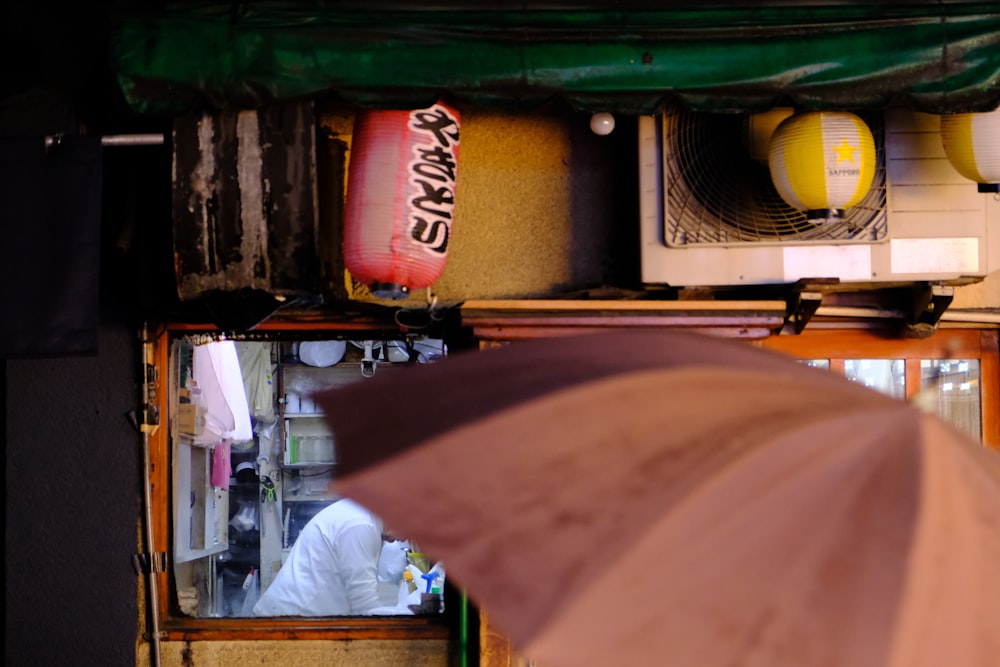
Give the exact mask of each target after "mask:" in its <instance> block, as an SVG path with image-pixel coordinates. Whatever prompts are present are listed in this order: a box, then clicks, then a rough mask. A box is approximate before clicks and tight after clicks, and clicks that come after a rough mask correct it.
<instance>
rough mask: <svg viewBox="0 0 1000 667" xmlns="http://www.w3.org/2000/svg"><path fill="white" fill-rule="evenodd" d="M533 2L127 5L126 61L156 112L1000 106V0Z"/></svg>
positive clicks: (141, 104) (121, 76) (137, 104)
mask: <svg viewBox="0 0 1000 667" xmlns="http://www.w3.org/2000/svg"><path fill="white" fill-rule="evenodd" d="M498 4H499V5H500V6H501V7H502V6H504V5H512V4H517V5H519V6H520V8H518V9H504V8H499V9H498V8H496V6H497V5H498ZM528 4H529V3H493V4H492V5H489V4H487V5H485V7H486V8H480V7H483V5H480V4H476V3H473V2H467V3H458V2H451V3H438V4H437V5H436V6H435V8H433V9H416V8H413V7H414V6H415V4H412V3H389V2H376V3H371V2H369V3H350V2H347V3H345V2H341V3H335V2H331V3H323V2H317V3H305V2H302V3H279V2H263V3H254V2H250V3H226V4H223V5H220V4H218V3H204V4H199V3H194V4H192V3H186V4H182V5H176V6H170V5H168V6H166V7H163V6H160V7H159V8H158V9H157V10H155V11H154V12H144V11H134V12H130V13H123V14H121V15H119V16H118V17H117V19H116V21H115V24H114V27H113V30H112V53H111V58H112V66H113V68H114V71H115V74H116V77H117V80H118V82H119V85H120V87H121V90H122V92H123V93H124V95H125V98H126V100H127V102H128V104H129V105H130V107H131V108H132V109H133V110H135V111H138V112H144V113H178V112H184V111H188V110H194V109H201V108H212V109H220V110H221V109H226V108H230V109H232V108H254V107H259V106H263V105H266V104H270V103H274V102H279V101H285V100H291V99H301V98H304V97H314V98H315V97H325V96H330V97H336V98H341V99H344V100H346V101H350V102H352V103H355V104H360V105H368V106H380V107H416V106H424V105H427V104H429V103H431V102H433V101H434V100H436V99H438V98H445V99H452V100H456V101H468V102H473V103H478V104H490V105H510V106H521V105H525V104H529V105H530V104H536V103H543V102H547V101H551V100H553V99H562V100H564V101H566V102H568V103H569V104H571V105H573V106H574V107H577V108H580V109H584V110H599V109H600V110H609V111H617V112H620V113H649V112H653V111H655V110H657V109H658V108H660V107H661V106H662V105H663V104H664V103H667V102H681V103H683V104H685V105H687V106H688V107H690V108H693V109H698V110H717V111H745V110H754V109H762V108H767V107H770V106H772V105H773V104H776V103H781V104H792V105H795V106H800V107H802V108H813V109H820V108H844V109H864V108H882V107H885V106H888V105H892V104H901V105H905V106H909V107H912V108H916V109H920V110H923V111H928V112H933V113H948V112H960V111H986V110H990V109H993V108H995V107H996V106H997V105H998V104H1000V5H998V3H997V2H995V1H992V2H961V1H959V2H954V1H948V0H940V1H937V2H908V3H885V2H882V3H867V4H857V3H847V2H836V3H834V2H831V3H816V2H807V3H805V4H803V3H798V2H797V3H789V2H783V3H767V4H760V3H746V2H744V3H719V2H703V3H691V2H685V3H677V2H673V3H670V2H660V3H652V2H645V3H642V2H637V3H615V4H616V5H621V4H629V6H630V7H633V8H631V9H627V10H623V9H619V10H616V11H609V10H605V9H600V8H599V5H600V3H578V7H577V8H576V9H568V8H567V7H569V5H567V4H566V3H562V4H561V5H560V3H546V4H544V5H540V4H539V3H530V4H531V5H532V6H538V7H542V8H538V9H535V8H528ZM604 4H605V5H606V4H609V3H604ZM491 6H492V7H494V8H490V7H491ZM359 7H366V8H359ZM371 7H376V9H372V8H371ZM544 7H549V8H544ZM553 7H555V8H553ZM657 7H658V8H657ZM234 8H238V9H236V10H234Z"/></svg>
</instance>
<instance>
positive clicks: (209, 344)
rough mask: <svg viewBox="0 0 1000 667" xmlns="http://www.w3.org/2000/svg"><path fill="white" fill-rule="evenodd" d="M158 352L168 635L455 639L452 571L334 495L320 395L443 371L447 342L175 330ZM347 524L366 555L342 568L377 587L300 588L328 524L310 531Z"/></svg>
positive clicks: (161, 542) (156, 444)
mask: <svg viewBox="0 0 1000 667" xmlns="http://www.w3.org/2000/svg"><path fill="white" fill-rule="evenodd" d="M147 354H149V355H150V357H151V358H152V363H153V365H154V366H155V368H156V373H155V377H156V387H155V395H156V396H157V397H158V398H159V402H158V405H157V407H158V408H159V414H160V419H159V427H158V428H157V429H156V432H155V435H154V437H153V438H151V442H150V445H151V446H150V449H151V463H152V470H153V474H152V475H151V479H150V483H151V488H152V493H151V499H152V500H151V511H150V517H151V521H152V525H153V528H154V535H155V538H154V539H155V541H156V543H157V544H158V546H157V548H156V550H157V551H162V552H164V553H165V555H166V559H165V560H166V567H165V569H166V572H165V573H164V574H165V576H164V577H160V579H159V580H158V590H159V591H160V595H159V596H158V597H159V598H160V600H159V608H160V611H161V614H160V616H161V618H163V619H165V621H164V622H163V627H164V628H165V629H166V630H167V633H168V635H169V634H170V632H171V630H176V631H178V632H181V633H182V634H183V636H185V637H188V636H190V634H191V633H192V632H195V633H197V632H199V631H205V632H208V631H213V632H215V633H216V636H218V633H219V632H222V633H223V635H224V636H222V637H219V638H225V637H226V636H238V635H239V633H241V632H244V633H245V632H252V633H254V637H259V636H270V635H268V633H269V632H270V633H275V632H277V633H279V634H278V635H275V636H280V633H281V632H282V629H283V628H286V627H289V626H290V624H294V627H295V628H296V633H297V634H300V633H301V631H302V629H303V628H306V629H307V630H308V629H310V628H314V629H315V631H316V632H317V633H318V634H317V638H320V637H330V636H331V635H330V634H329V632H331V631H338V630H339V631H341V632H342V633H346V635H345V634H341V635H336V636H356V635H357V633H358V632H359V631H363V632H366V633H368V634H367V635H366V636H386V637H391V636H405V637H407V638H412V639H417V638H445V637H448V636H450V634H449V633H450V632H452V629H451V628H452V625H453V624H454V622H455V620H456V618H457V614H456V613H455V612H454V611H453V610H452V608H457V607H459V606H460V604H461V605H464V604H465V602H464V600H463V599H461V597H460V596H459V594H458V593H457V592H456V591H454V590H453V589H452V588H451V587H450V586H448V585H447V579H446V577H445V574H444V569H443V564H438V563H433V562H429V561H428V560H427V558H426V556H424V555H423V554H421V553H420V550H419V545H417V544H413V543H411V542H409V541H407V540H406V539H405V536H394V535H392V533H391V527H386V526H383V525H382V524H381V520H380V519H379V518H378V517H372V520H371V521H367V520H366V521H362V517H363V516H364V515H365V514H367V513H366V512H365V511H364V510H363V508H359V507H357V506H355V505H353V504H352V503H351V501H349V500H342V499H341V498H340V497H339V496H338V495H337V493H336V485H335V480H336V473H337V451H336V441H335V438H334V435H333V433H332V431H331V429H330V428H329V426H328V424H327V423H326V420H325V417H324V416H323V414H322V413H321V408H320V407H319V406H317V405H316V403H315V401H314V400H313V394H314V393H315V392H318V391H321V390H323V389H326V388H331V387H336V386H342V385H346V384H350V383H353V382H361V381H364V380H365V379H366V378H368V377H371V376H373V375H376V374H378V375H385V374H390V373H394V372H398V371H399V369H401V368H403V367H405V366H407V365H410V364H421V363H433V362H434V361H436V360H437V359H439V358H441V357H443V356H444V355H446V354H447V344H446V343H445V341H444V340H443V339H440V338H432V337H429V336H422V335H420V336H418V335H412V334H408V335H405V334H402V333H399V332H397V331H392V332H380V331H348V332H338V331H323V330H322V329H319V330H317V329H316V328H315V327H314V328H312V329H304V330H295V329H285V330H276V331H273V332H268V331H262V332H255V333H254V334H252V335H246V336H242V337H237V338H235V339H230V338H227V337H225V336H223V335H221V334H218V333H215V332H210V331H204V330H197V329H195V328H193V327H191V326H190V325H177V326H175V327H168V328H166V329H164V330H163V331H161V332H160V333H159V335H158V336H156V337H155V342H154V343H153V344H152V346H151V350H150V351H149V352H147ZM386 409H387V411H388V410H391V406H386ZM334 507H335V509H333V508H334ZM337 513H341V514H349V515H350V519H351V527H350V528H345V529H339V528H338V529H336V531H337V532H336V534H337V535H339V536H342V538H343V539H345V540H351V544H352V545H353V547H354V548H356V549H363V550H364V551H363V553H364V554H366V555H365V556H364V557H363V558H362V557H360V556H359V557H358V558H355V559H348V558H347V557H346V556H343V555H340V556H338V557H339V558H343V559H344V560H343V561H342V562H341V563H340V565H341V569H340V572H343V571H345V569H346V568H349V567H351V566H350V565H349V563H353V562H355V561H356V562H357V569H355V570H354V576H353V577H351V578H350V579H351V580H352V581H356V582H357V581H362V580H363V581H364V582H366V583H365V585H364V586H363V587H360V586H359V587H355V586H353V585H350V584H346V583H345V584H344V585H343V586H341V588H340V589H339V592H333V593H331V594H330V595H326V596H314V595H313V594H312V593H313V591H314V590H315V588H316V587H315V582H313V583H311V584H307V585H306V586H305V587H304V588H296V586H295V584H294V581H295V580H296V577H292V576H290V575H291V573H292V572H293V571H297V570H299V569H301V568H306V569H307V570H308V571H309V572H311V573H312V574H313V575H315V574H316V573H317V568H311V567H310V565H309V560H308V558H307V556H308V555H309V553H310V548H309V544H310V541H309V535H311V534H313V533H316V532H317V531H318V529H316V528H315V527H314V528H310V529H307V528H306V527H307V526H309V525H310V522H313V523H316V522H318V521H319V520H321V519H322V518H324V517H327V516H328V515H333V514H337ZM314 517H315V518H316V520H315V521H313V520H314ZM331 530H333V529H331ZM326 534H327V535H329V534H331V533H326ZM297 547H298V548H297ZM312 552H313V553H314V554H315V555H316V556H317V557H318V558H319V557H321V556H323V554H321V553H320V552H319V551H317V548H316V547H314V548H313V549H312ZM359 553H360V552H359ZM324 562H326V561H325V559H324ZM283 571H284V574H283V575H282V576H279V574H280V573H282V572H283ZM370 573H374V574H375V575H376V577H375V586H374V588H371V587H370V586H369V584H368V583H367V582H369V581H370V579H369V576H368V575H369V574H370ZM404 573H408V574H409V576H405V577H404ZM421 575H424V576H421ZM427 575H429V576H427ZM411 580H413V581H414V582H415V583H410V581H411ZM290 582H292V583H290ZM417 583H419V584H421V586H422V585H423V584H424V583H426V584H427V588H428V589H432V590H431V591H428V590H422V589H421V588H418V587H417V586H416V584H417ZM442 584H444V585H443V586H442ZM279 590H280V591H283V595H279V594H278V591H279ZM362 590H363V591H364V592H363V593H362V592H359V591H362ZM269 591H270V593H269ZM302 591H308V594H307V595H304V594H302ZM428 592H433V593H434V595H424V593H428ZM265 598H267V599H268V600H270V603H269V604H265ZM274 600H281V603H280V604H277V603H275V602H274ZM293 602H294V604H293ZM456 603H460V604H456ZM338 617H346V618H344V619H343V620H339V619H338ZM226 633H228V635H227V634H226ZM262 633H263V634H262ZM323 633H326V634H323ZM352 633H353V634H352ZM372 633H374V634H372ZM394 633H395V634H394ZM239 636H242V635H239Z"/></svg>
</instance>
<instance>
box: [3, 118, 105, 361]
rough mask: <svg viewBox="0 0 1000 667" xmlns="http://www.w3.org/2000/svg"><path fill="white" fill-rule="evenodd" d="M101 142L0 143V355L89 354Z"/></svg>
mask: <svg viewBox="0 0 1000 667" xmlns="http://www.w3.org/2000/svg"><path fill="white" fill-rule="evenodd" d="M101 151H102V149H101V139H100V137H63V138H61V139H60V138H54V139H51V140H50V141H48V142H47V141H46V140H45V139H44V138H42V137H32V138H12V139H3V140H0V234H2V243H0V248H2V250H0V253H2V258H0V355H2V357H3V358H5V359H6V358H17V357H48V356H69V355H94V354H96V353H97V331H98V307H99V303H98V291H99V287H100V285H99V283H100V275H99V273H100V272H99V265H100V231H101V230H100V227H101V177H102V169H101Z"/></svg>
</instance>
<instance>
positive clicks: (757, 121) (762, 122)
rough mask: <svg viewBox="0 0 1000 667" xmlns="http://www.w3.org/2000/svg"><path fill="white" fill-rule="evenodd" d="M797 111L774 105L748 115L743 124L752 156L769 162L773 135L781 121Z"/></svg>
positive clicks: (763, 161)
mask: <svg viewBox="0 0 1000 667" xmlns="http://www.w3.org/2000/svg"><path fill="white" fill-rule="evenodd" d="M793 113H795V109H792V108H791V107H774V108H773V109H769V110H767V111H763V112H761V113H752V114H750V115H749V116H747V118H746V121H745V122H744V125H743V141H744V142H745V144H746V149H747V152H748V153H749V154H750V157H751V158H752V159H754V160H755V161H757V162H760V163H762V164H765V165H766V164H767V151H768V148H769V147H770V145H771V137H773V136H774V131H775V129H777V127H778V125H779V124H780V123H781V121H783V120H785V119H786V118H788V117H789V116H791V115H792V114H793Z"/></svg>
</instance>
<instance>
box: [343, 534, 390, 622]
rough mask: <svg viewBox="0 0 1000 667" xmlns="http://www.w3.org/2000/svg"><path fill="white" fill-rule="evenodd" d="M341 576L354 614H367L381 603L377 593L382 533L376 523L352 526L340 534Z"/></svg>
mask: <svg viewBox="0 0 1000 667" xmlns="http://www.w3.org/2000/svg"><path fill="white" fill-rule="evenodd" d="M339 546H340V555H341V558H340V565H341V572H340V576H341V578H342V580H343V582H344V588H345V590H346V591H347V602H348V604H350V606H351V613H353V614H367V613H368V612H369V611H371V610H372V609H374V608H375V607H378V606H381V604H382V601H381V599H380V598H379V595H378V557H379V553H381V550H382V535H381V533H380V532H379V531H378V529H377V528H375V526H352V527H351V528H348V529H346V530H345V531H344V532H343V533H342V534H341V536H340V545H339Z"/></svg>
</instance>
